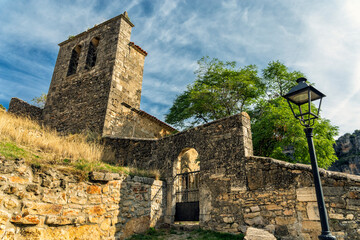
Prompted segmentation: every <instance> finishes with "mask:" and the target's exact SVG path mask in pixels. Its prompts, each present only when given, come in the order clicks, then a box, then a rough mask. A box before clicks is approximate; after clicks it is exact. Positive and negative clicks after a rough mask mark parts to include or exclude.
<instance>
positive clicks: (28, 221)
mask: <svg viewBox="0 0 360 240" xmlns="http://www.w3.org/2000/svg"><path fill="white" fill-rule="evenodd" d="M10 222H12V223H13V224H20V225H37V224H39V223H40V219H39V218H38V216H35V215H26V216H21V215H16V216H13V217H12V218H11V220H10Z"/></svg>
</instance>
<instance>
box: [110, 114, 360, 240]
mask: <svg viewBox="0 0 360 240" xmlns="http://www.w3.org/2000/svg"><path fill="white" fill-rule="evenodd" d="M105 143H106V145H107V146H108V148H109V151H110V150H111V149H113V150H114V151H113V152H112V157H113V158H112V159H115V161H118V162H122V163H124V164H127V165H132V166H137V167H140V168H146V169H159V170H160V171H161V172H162V175H163V176H165V178H166V181H167V208H166V216H165V221H166V222H168V223H171V222H173V221H174V214H175V208H174V206H175V201H174V195H175V193H174V186H173V183H174V176H175V175H176V171H175V170H176V165H177V163H178V161H179V155H180V154H181V152H183V150H184V149H190V148H193V149H195V150H196V151H197V153H198V154H199V155H198V158H199V160H200V188H199V191H200V201H199V202H200V216H199V218H200V226H201V227H203V228H207V229H212V230H217V231H225V232H243V233H245V232H246V230H247V229H248V228H249V227H255V228H262V229H266V230H267V231H269V232H270V233H273V234H274V235H275V236H276V237H277V239H284V240H290V239H291V240H300V239H305V240H308V239H313V240H315V239H318V237H317V236H318V235H319V234H320V231H321V229H320V220H319V216H318V210H317V202H316V197H315V189H314V185H313V177H312V171H311V167H310V166H309V165H302V164H290V163H286V162H282V161H278V160H274V159H270V158H262V157H255V156H252V142H251V129H250V119H249V117H248V115H247V114H245V113H242V114H239V115H235V116H232V117H229V118H225V119H221V120H218V121H215V122H212V123H209V124H206V125H203V126H199V127H196V128H193V129H189V130H187V131H184V132H181V133H178V134H175V135H172V136H169V137H166V138H163V139H159V140H145V139H111V138H107V139H105ZM110 152H111V151H110ZM320 173H321V178H322V184H323V189H324V195H325V202H326V206H327V209H328V212H329V223H330V228H331V231H332V232H333V234H334V235H336V237H337V239H339V240H340V239H349V240H350V239H360V227H359V226H360V177H359V176H355V175H350V174H344V173H336V172H330V171H325V170H321V171H320Z"/></svg>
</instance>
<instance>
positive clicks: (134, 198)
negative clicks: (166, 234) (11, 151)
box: [0, 158, 166, 240]
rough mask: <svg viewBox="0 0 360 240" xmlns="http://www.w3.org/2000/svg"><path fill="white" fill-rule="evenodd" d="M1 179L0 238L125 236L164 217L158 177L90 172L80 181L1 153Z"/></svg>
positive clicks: (95, 237) (107, 237) (73, 238)
mask: <svg viewBox="0 0 360 240" xmlns="http://www.w3.org/2000/svg"><path fill="white" fill-rule="evenodd" d="M0 179H1V187H0V190H1V191H0V224H1V232H0V238H1V239H39V240H51V239H54V240H55V239H56V240H58V239H69V240H70V239H71V240H75V239H99V240H100V239H124V238H125V237H128V236H130V235H132V234H134V233H140V232H144V231H145V230H147V229H148V228H149V227H153V226H155V225H156V224H158V223H159V222H162V221H163V216H164V211H165V204H166V203H165V201H164V197H165V193H164V191H165V185H163V182H162V181H158V180H154V179H150V178H144V177H130V176H126V175H123V174H119V173H100V172H99V173H96V172H95V173H93V174H92V175H91V176H90V181H89V182H79V181H77V179H76V177H74V176H71V175H69V174H65V173H61V172H59V171H55V170H51V169H49V170H41V171H40V170H38V169H32V168H31V167H29V166H27V165H26V164H25V163H24V162H23V161H8V160H5V159H4V158H0ZM11 179H13V180H14V179H17V180H16V181H13V180H11ZM18 179H27V181H18ZM9 189H12V190H9Z"/></svg>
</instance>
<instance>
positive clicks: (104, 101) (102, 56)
mask: <svg viewBox="0 0 360 240" xmlns="http://www.w3.org/2000/svg"><path fill="white" fill-rule="evenodd" d="M132 26H133V24H132V23H131V22H130V21H129V20H128V19H127V18H126V17H125V16H124V15H123V14H121V15H119V16H117V17H115V18H113V19H110V20H108V21H106V22H104V23H102V24H99V25H97V26H95V27H93V28H91V29H89V30H88V31H86V32H83V33H81V34H79V35H77V36H75V37H73V38H71V39H69V40H67V41H65V42H62V43H60V44H59V46H60V50H59V54H58V58H57V61H56V64H55V68H54V73H53V77H52V80H51V84H50V88H49V92H48V97H47V102H46V105H45V108H44V121H45V124H46V125H49V126H51V127H54V128H57V129H58V130H59V131H65V132H79V131H81V130H85V129H88V130H90V131H95V132H98V133H100V134H102V131H103V127H104V122H105V115H106V111H107V107H108V101H109V94H110V88H111V86H112V83H111V82H112V80H113V70H114V65H115V61H116V58H117V57H120V59H121V60H124V59H122V58H121V56H117V47H118V43H119V38H120V37H125V36H123V35H121V34H120V32H123V31H125V32H128V31H129V29H131V27H132ZM93 38H98V39H99V45H98V46H97V55H96V64H95V66H94V67H92V68H90V69H89V68H88V67H86V57H87V54H88V48H89V44H90V42H91V40H92V39H93ZM121 41H125V42H126V41H127V44H126V47H127V48H129V46H128V43H129V42H130V33H129V34H127V35H126V39H121ZM77 46H80V47H81V51H80V55H79V60H78V66H77V68H76V73H75V74H72V75H70V76H68V68H69V62H70V58H71V56H72V51H73V49H74V48H76V47H77Z"/></svg>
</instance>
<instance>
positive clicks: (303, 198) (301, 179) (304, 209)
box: [200, 157, 360, 240]
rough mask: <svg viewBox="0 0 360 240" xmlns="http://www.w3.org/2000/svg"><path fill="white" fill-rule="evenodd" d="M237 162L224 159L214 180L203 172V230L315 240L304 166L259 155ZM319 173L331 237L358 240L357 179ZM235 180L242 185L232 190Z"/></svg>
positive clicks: (311, 193) (317, 222)
mask: <svg viewBox="0 0 360 240" xmlns="http://www.w3.org/2000/svg"><path fill="white" fill-rule="evenodd" d="M237 160H238V161H236V160H235V159H232V161H228V162H227V166H225V170H224V171H223V172H224V173H225V174H224V175H222V176H219V177H218V178H212V175H213V173H212V172H211V171H208V172H203V177H202V183H201V184H202V187H203V188H204V189H207V191H206V193H207V195H205V194H204V191H202V192H200V194H201V197H200V202H201V201H203V202H206V201H207V200H206V199H211V203H207V205H208V207H207V212H204V213H206V216H203V221H201V222H200V224H201V225H202V226H203V227H204V228H209V229H217V230H219V231H220V230H225V231H229V232H237V231H245V229H246V228H248V227H256V228H264V229H268V230H270V231H271V232H272V233H273V234H274V235H275V237H277V239H289V240H290V239H318V237H317V236H318V235H320V232H321V226H320V220H319V215H318V208H317V202H316V197H315V190H314V186H313V180H312V172H311V168H310V166H307V165H302V164H290V163H285V162H282V161H278V160H274V159H270V158H262V157H243V158H241V159H237ZM239 162H240V163H239ZM320 173H321V178H322V182H323V189H324V196H325V202H326V206H327V210H328V213H329V222H330V228H331V230H332V232H333V234H334V235H336V236H337V237H338V239H359V238H360V233H359V231H358V226H359V223H360V211H359V210H360V208H359V206H360V204H359V202H360V195H359V193H358V191H359V190H360V188H359V186H360V177H357V176H352V175H347V174H342V173H332V172H329V171H324V170H321V171H320ZM241 176H245V178H243V177H241ZM239 180H240V182H241V181H242V182H243V185H244V186H246V187H245V188H243V189H242V190H239V189H235V190H233V189H232V188H231V185H232V184H233V183H232V182H234V181H239ZM209 206H210V207H209Z"/></svg>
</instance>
